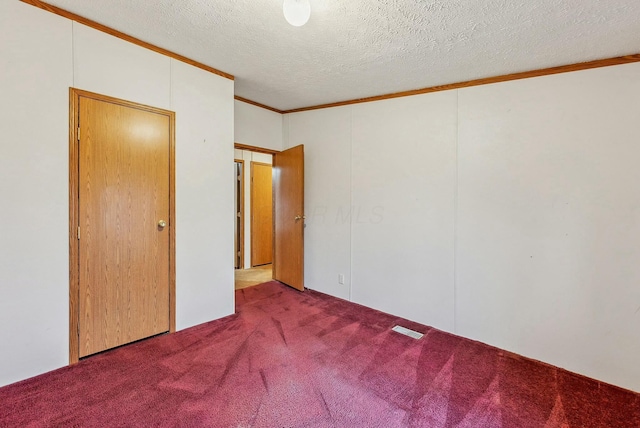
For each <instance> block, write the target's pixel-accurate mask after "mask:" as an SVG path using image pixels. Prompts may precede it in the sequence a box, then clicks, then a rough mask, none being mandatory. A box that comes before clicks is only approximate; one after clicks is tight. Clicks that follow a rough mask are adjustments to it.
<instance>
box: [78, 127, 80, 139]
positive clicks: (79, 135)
mask: <svg viewBox="0 0 640 428" xmlns="http://www.w3.org/2000/svg"><path fill="white" fill-rule="evenodd" d="M78 141H80V127H79V126H78Z"/></svg>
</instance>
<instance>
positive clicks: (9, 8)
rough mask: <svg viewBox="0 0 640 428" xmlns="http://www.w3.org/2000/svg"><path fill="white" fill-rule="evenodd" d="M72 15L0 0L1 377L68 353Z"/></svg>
mask: <svg viewBox="0 0 640 428" xmlns="http://www.w3.org/2000/svg"><path fill="white" fill-rule="evenodd" d="M71 57H72V50H71V22H69V21H67V20H65V19H63V18H60V17H57V16H55V15H52V14H50V13H47V12H44V11H41V10H39V9H36V8H34V7H32V6H27V5H25V4H24V3H20V2H17V1H11V2H9V1H4V2H0V93H2V96H0V129H2V142H0V174H2V175H1V177H2V179H1V180H0V201H1V202H0V203H1V204H2V206H1V208H0V224H2V232H0V344H1V345H0V386H1V385H5V384H8V383H11V382H15V381H17V380H20V379H24V378H26V377H29V376H33V375H35V374H38V373H42V372H45V371H48V370H52V369H55V368H58V367H60V366H63V365H65V364H67V362H68V360H69V197H68V194H69V184H68V183H69V149H68V147H69V125H68V123H69V107H68V106H69V86H71V84H72V76H73V69H72V62H71Z"/></svg>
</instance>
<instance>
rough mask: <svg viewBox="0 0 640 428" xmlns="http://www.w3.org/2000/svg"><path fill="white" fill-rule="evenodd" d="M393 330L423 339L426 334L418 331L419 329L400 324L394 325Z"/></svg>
mask: <svg viewBox="0 0 640 428" xmlns="http://www.w3.org/2000/svg"><path fill="white" fill-rule="evenodd" d="M391 330H393V331H395V332H396V333H400V334H404V335H405V336H409V337H412V338H414V339H422V336H424V334H422V333H418V332H417V331H413V330H409V329H408V328H404V327H401V326H399V325H397V326H395V327H393V328H392V329H391Z"/></svg>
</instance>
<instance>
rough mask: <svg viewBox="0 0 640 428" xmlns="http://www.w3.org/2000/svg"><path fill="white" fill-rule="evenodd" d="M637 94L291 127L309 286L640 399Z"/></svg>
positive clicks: (549, 84) (493, 96) (347, 117)
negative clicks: (323, 211)
mask: <svg viewBox="0 0 640 428" xmlns="http://www.w3.org/2000/svg"><path fill="white" fill-rule="evenodd" d="M639 76H640V64H631V65H625V66H616V67H608V68H601V69H595V70H587V71H581V72H576V73H570V74H561V75H555V76H547V77H542V78H535V79H527V80H519V81H513V82H505V83H499V84H495V85H489V86H480V87H474V88H466V89H462V90H458V91H450V92H442V93H433V94H426V95H420V96H415V97H408V98H402V99H396V100H388V101H380V102H375V103H368V104H359V105H353V106H346V107H340V108H334V109H326V110H316V111H309V112H304V113H295V114H290V115H286V116H285V119H284V133H283V135H284V136H285V147H292V146H295V145H297V144H305V150H306V152H307V153H306V157H305V162H306V167H307V171H306V183H305V192H306V195H305V204H306V207H307V208H306V211H307V215H308V220H307V229H306V236H305V255H306V261H305V269H306V276H305V280H306V282H307V285H308V286H309V287H310V288H314V289H317V290H319V291H323V292H327V293H329V294H333V295H336V296H339V297H343V298H346V297H349V293H351V299H352V300H353V301H355V302H358V303H363V304H366V305H368V306H372V307H375V308H379V309H382V310H385V311H388V312H391V313H394V314H396V315H400V316H403V317H407V318H410V319H413V320H415V321H419V322H422V323H425V324H429V325H433V326H435V327H438V328H441V329H444V330H448V331H453V332H455V333H457V334H460V335H462V336H466V337H469V338H472V339H476V340H481V341H483V342H486V343H489V344H491V345H495V346H499V347H501V348H504V349H507V350H510V351H514V352H517V353H520V354H523V355H525V356H529V357H532V358H536V359H539V360H542V361H546V362H549V363H551V364H555V365H558V366H560V367H563V368H566V369H569V370H572V371H576V372H579V373H582V374H584V375H587V376H591V377H594V378H597V379H600V380H603V381H606V382H610V383H614V384H617V385H620V386H622V387H626V388H630V389H633V390H636V391H640V368H639V366H638V364H637V361H638V360H640V335H639V334H638V330H639V328H640V324H639V323H640V288H639V287H638V286H637V284H638V283H639V282H640V281H639V280H640V247H638V245H637V243H638V242H640V217H639V215H640V188H638V186H637V183H638V182H640V169H639V168H638V166H637V159H639V158H640V145H638V144H637V142H636V140H637V137H635V138H634V135H637V126H636V123H637V112H638V111H640V108H639V107H640V101H639V100H640V77H639ZM347 171H349V173H347ZM349 206H352V207H353V208H352V209H353V210H354V211H353V212H354V213H355V214H354V215H352V216H351V219H350V221H349V222H346V223H345V222H335V221H325V218H323V217H322V216H317V215H314V210H316V209H317V208H318V207H327V211H328V212H335V211H340V210H343V211H345V212H346V210H348V207H349ZM376 207H379V208H381V209H382V214H383V215H382V216H381V217H382V219H381V220H380V221H379V222H378V221H377V219H376V216H373V215H372V212H373V209H374V208H376ZM358 214H359V215H360V216H361V217H360V218H358V216H357V215H358ZM329 218H331V217H329ZM374 220H375V221H374ZM348 249H350V251H349V250H348ZM343 272H344V273H347V274H349V272H351V276H352V280H351V284H350V289H349V284H347V285H346V286H339V285H338V284H337V274H338V273H343Z"/></svg>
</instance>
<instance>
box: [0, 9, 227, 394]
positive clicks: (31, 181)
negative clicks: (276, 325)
mask: <svg viewBox="0 0 640 428" xmlns="http://www.w3.org/2000/svg"><path fill="white" fill-rule="evenodd" d="M0 24H1V25H0V29H1V30H0V31H2V33H1V34H0V36H1V37H0V61H2V62H1V63H0V64H1V66H2V68H1V70H2V78H1V79H0V89H1V92H2V94H3V96H2V97H0V109H1V112H0V113H2V114H1V115H0V116H1V119H0V120H1V121H2V129H3V132H4V133H5V137H4V139H3V141H4V142H3V143H2V146H0V150H1V156H0V170H1V171H2V174H3V176H2V177H3V180H0V183H2V184H0V200H2V201H3V207H2V210H0V220H1V221H2V222H3V224H5V225H10V226H9V227H6V228H5V231H4V232H3V234H2V241H1V244H0V256H1V257H0V263H1V264H0V284H1V287H0V343H2V347H1V350H0V385H4V384H8V383H11V382H14V381H17V380H20V379H24V378H26V377H30V376H33V375H36V374H39V373H43V372H45V371H48V370H51V369H54V368H57V367H61V366H64V365H66V364H67V363H68V334H69V333H68V326H69V309H68V290H69V277H68V266H69V262H68V221H69V211H68V171H69V165H68V156H69V153H68V117H69V87H70V86H74V87H77V88H80V89H85V90H89V91H93V92H99V93H103V94H105V95H110V96H115V97H119V98H124V99H127V100H130V101H134V102H139V103H143V104H149V105H153V106H156V107H160V108H165V109H170V110H173V111H175V112H176V216H177V224H176V270H177V273H176V277H177V278H176V279H177V283H176V291H177V302H176V304H177V311H176V317H177V320H176V321H177V327H178V328H179V329H182V328H186V327H189V326H192V325H195V324H199V323H202V322H205V321H209V320H212V319H216V318H219V317H222V316H225V315H229V314H231V313H233V311H234V305H233V227H232V224H233V223H232V222H233V197H232V194H233V174H232V168H233V164H232V163H231V162H230V161H229V159H231V156H232V153H233V141H234V136H233V132H234V131H233V120H234V114H233V109H234V104H233V81H231V80H228V79H224V78H222V77H219V76H216V75H213V74H210V73H206V72H204V71H202V70H200V69H197V68H195V67H192V66H190V65H186V64H183V63H180V62H177V61H174V60H171V59H169V58H167V57H165V56H162V55H159V54H156V53H154V52H151V51H147V50H145V49H143V48H140V47H138V46H134V45H131V44H129V43H127V42H124V41H122V40H119V39H116V38H113V37H111V36H108V35H106V34H103V33H100V32H97V31H95V30H93V29H91V28H88V27H85V26H82V25H79V24H76V23H73V24H72V23H71V21H69V20H66V19H64V18H61V17H58V16H56V15H53V14H50V13H48V12H45V11H43V10H40V9H37V8H34V7H33V6H29V5H26V4H24V3H21V2H17V1H13V2H2V3H0Z"/></svg>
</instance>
